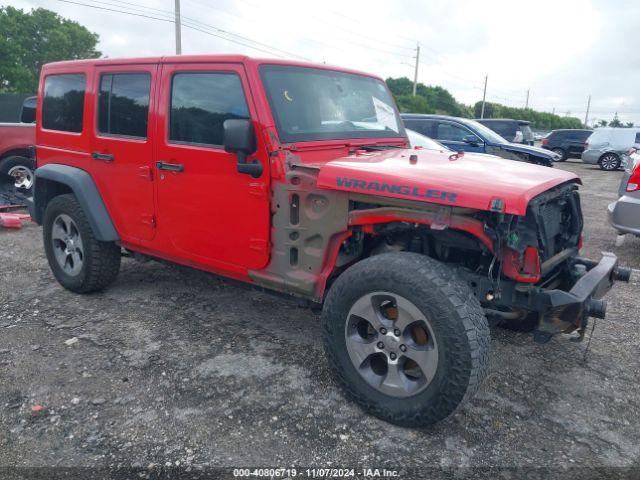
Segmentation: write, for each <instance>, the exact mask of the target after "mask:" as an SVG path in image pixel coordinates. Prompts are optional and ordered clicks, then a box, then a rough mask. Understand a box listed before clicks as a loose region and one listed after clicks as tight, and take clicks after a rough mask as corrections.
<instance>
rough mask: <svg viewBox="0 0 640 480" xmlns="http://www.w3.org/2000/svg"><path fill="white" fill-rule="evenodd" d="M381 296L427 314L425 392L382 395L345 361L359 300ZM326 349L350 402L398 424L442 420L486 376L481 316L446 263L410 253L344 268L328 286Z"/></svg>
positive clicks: (484, 322) (484, 331)
mask: <svg viewBox="0 0 640 480" xmlns="http://www.w3.org/2000/svg"><path fill="white" fill-rule="evenodd" d="M374 291H387V292H393V293H394V294H397V295H401V296H403V297H404V298H406V299H408V300H409V301H411V302H412V303H413V304H414V305H415V306H416V307H417V308H418V309H419V310H420V311H421V312H422V313H423V314H424V315H425V317H427V319H428V321H429V323H430V325H431V327H432V329H433V332H434V336H435V337H436V340H437V342H438V366H437V370H436V373H435V376H434V378H433V380H432V381H431V382H430V383H429V384H428V385H427V387H426V389H424V390H422V391H419V392H418V393H416V394H415V395H413V396H409V397H404V398H398V397H392V396H389V395H385V394H384V393H382V392H380V391H379V390H377V389H375V388H374V387H372V386H371V385H369V384H368V383H367V382H366V381H365V380H364V379H363V378H362V376H361V375H360V374H359V373H358V371H357V369H356V367H355V366H354V364H353V363H352V362H351V360H350V358H349V355H348V352H347V348H346V340H345V324H346V322H347V321H348V318H347V317H348V313H349V311H350V308H351V306H352V304H353V303H354V302H355V301H356V300H357V299H358V298H361V297H362V296H363V295H366V294H367V293H369V292H374ZM322 317H323V327H324V347H325V351H326V354H327V357H328V360H329V364H330V366H331V368H332V369H333V370H334V372H335V374H336V376H337V378H338V380H339V382H340V384H341V385H342V387H343V388H344V390H345V391H346V393H347V394H348V396H350V397H351V398H352V399H354V400H355V401H356V402H357V403H358V404H359V405H360V406H361V407H363V408H364V409H365V410H366V411H368V412H369V413H371V414H373V415H375V416H377V417H379V418H381V419H383V420H386V421H388V422H391V423H394V424H397V425H401V426H410V427H417V426H426V425H431V424H434V423H436V422H438V421H440V420H443V419H445V418H446V417H448V416H449V415H451V414H452V413H454V412H455V411H456V410H457V409H458V408H460V407H461V406H462V405H464V403H465V402H466V401H467V400H469V399H470V398H471V397H472V396H473V395H474V394H475V392H476V391H477V390H478V388H479V386H480V384H481V383H482V381H483V380H484V378H485V377H486V376H487V374H488V369H489V348H490V335H489V327H488V323H487V319H486V317H485V315H484V313H483V310H482V308H481V306H480V303H479V302H478V300H477V299H476V297H475V296H474V295H473V293H472V292H471V290H470V288H469V287H468V286H467V285H466V284H465V283H464V281H462V279H460V278H459V276H458V275H457V274H456V272H455V271H454V270H453V269H451V268H449V267H448V266H446V265H444V264H442V263H440V262H437V261H435V260H433V259H431V258H429V257H426V256H424V255H419V254H415V253H405V252H400V253H388V254H382V255H376V256H374V257H370V258H367V259H365V260H362V261H360V262H358V263H357V264H355V265H353V266H352V267H350V268H348V269H347V270H346V271H345V272H344V273H342V275H340V277H338V278H337V280H336V281H335V282H334V283H333V285H332V286H331V289H330V291H329V292H328V294H327V297H326V301H325V304H324V309H323V315H322Z"/></svg>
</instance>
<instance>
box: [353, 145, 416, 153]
mask: <svg viewBox="0 0 640 480" xmlns="http://www.w3.org/2000/svg"><path fill="white" fill-rule="evenodd" d="M352 148H354V149H356V150H357V149H362V150H367V151H369V152H381V151H384V150H393V149H394V148H405V147H403V146H401V145H376V144H373V145H357V146H355V145H354V146H353V147H352Z"/></svg>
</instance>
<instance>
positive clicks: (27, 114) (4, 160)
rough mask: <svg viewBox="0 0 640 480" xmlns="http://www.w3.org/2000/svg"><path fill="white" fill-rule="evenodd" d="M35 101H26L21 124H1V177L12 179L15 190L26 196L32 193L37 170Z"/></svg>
mask: <svg viewBox="0 0 640 480" xmlns="http://www.w3.org/2000/svg"><path fill="white" fill-rule="evenodd" d="M34 100H35V97H29V98H27V99H26V100H25V101H24V104H23V107H22V113H21V117H20V119H21V122H20V123H0V175H9V176H10V177H12V178H13V179H14V181H13V183H14V186H15V188H16V189H18V190H19V191H20V192H21V193H23V194H25V195H28V194H29V193H30V192H31V188H32V187H33V179H34V175H33V171H34V170H35V150H34V148H33V147H34V145H35V142H36V130H35V125H34V124H33V114H34V113H33V109H32V106H33V108H35V104H34Z"/></svg>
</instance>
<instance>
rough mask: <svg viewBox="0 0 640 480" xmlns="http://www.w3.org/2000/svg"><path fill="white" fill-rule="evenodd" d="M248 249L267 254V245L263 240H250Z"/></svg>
mask: <svg viewBox="0 0 640 480" xmlns="http://www.w3.org/2000/svg"><path fill="white" fill-rule="evenodd" d="M249 248H250V249H251V250H255V251H256V252H260V253H267V248H268V243H267V241H266V240H265V239H263V238H250V239H249Z"/></svg>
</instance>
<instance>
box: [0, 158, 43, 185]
mask: <svg viewBox="0 0 640 480" xmlns="http://www.w3.org/2000/svg"><path fill="white" fill-rule="evenodd" d="M14 167H24V168H26V169H28V170H29V171H30V172H31V178H33V175H34V173H33V172H34V170H35V168H36V166H35V162H34V160H33V159H31V158H27V157H21V156H19V155H12V156H10V157H6V158H3V159H2V160H0V174H2V175H9V172H10V171H11V170H12V169H13V168H14ZM32 190H33V184H32V185H31V186H30V187H29V188H20V189H17V191H19V192H21V193H24V194H30V193H31V191H32Z"/></svg>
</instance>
